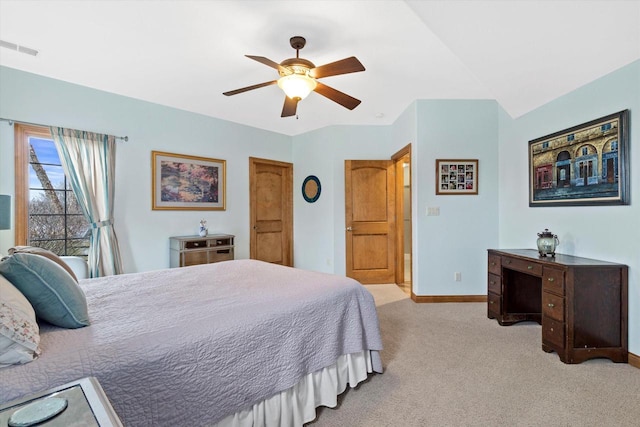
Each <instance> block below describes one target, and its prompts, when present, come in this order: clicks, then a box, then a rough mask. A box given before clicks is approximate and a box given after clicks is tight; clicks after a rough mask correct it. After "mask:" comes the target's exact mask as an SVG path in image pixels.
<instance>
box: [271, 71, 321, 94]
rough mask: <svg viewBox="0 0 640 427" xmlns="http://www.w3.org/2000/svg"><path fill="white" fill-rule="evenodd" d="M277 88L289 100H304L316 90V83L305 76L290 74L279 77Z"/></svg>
mask: <svg viewBox="0 0 640 427" xmlns="http://www.w3.org/2000/svg"><path fill="white" fill-rule="evenodd" d="M278 86H279V87H280V89H282V90H283V91H284V93H285V94H287V96H288V97H289V98H291V99H295V98H298V99H305V98H306V97H307V95H309V94H310V93H311V91H312V90H314V89H315V88H316V86H317V83H316V81H315V80H314V79H312V78H311V77H309V76H307V75H305V74H290V75H288V76H284V77H280V78H279V79H278Z"/></svg>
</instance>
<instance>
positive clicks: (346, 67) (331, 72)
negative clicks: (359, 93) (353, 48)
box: [309, 56, 364, 79]
mask: <svg viewBox="0 0 640 427" xmlns="http://www.w3.org/2000/svg"><path fill="white" fill-rule="evenodd" d="M358 71H364V65H362V64H361V63H360V61H358V59H357V58H356V57H355V56H352V57H350V58H345V59H341V60H340V61H336V62H332V63H330V64H325V65H320V66H319V67H316V68H314V69H312V70H311V71H310V72H309V74H311V77H313V78H316V79H321V78H322V77H329V76H337V75H338V74H349V73H357V72H358Z"/></svg>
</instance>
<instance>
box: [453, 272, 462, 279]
mask: <svg viewBox="0 0 640 427" xmlns="http://www.w3.org/2000/svg"><path fill="white" fill-rule="evenodd" d="M453 280H455V281H456V282H462V273H460V272H459V271H456V272H455V273H453Z"/></svg>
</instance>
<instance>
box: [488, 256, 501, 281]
mask: <svg viewBox="0 0 640 427" xmlns="http://www.w3.org/2000/svg"><path fill="white" fill-rule="evenodd" d="M487 267H488V270H489V273H492V274H496V275H498V276H499V275H500V274H501V273H502V271H501V270H502V268H501V265H500V256H499V255H491V254H490V255H489V264H488V266H487Z"/></svg>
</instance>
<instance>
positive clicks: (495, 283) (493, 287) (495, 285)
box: [487, 274, 502, 295]
mask: <svg viewBox="0 0 640 427" xmlns="http://www.w3.org/2000/svg"><path fill="white" fill-rule="evenodd" d="M501 281H502V278H501V277H500V276H496V275H495V274H489V279H488V280H487V289H488V291H489V292H493V293H494V294H498V295H500V294H502V286H501Z"/></svg>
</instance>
